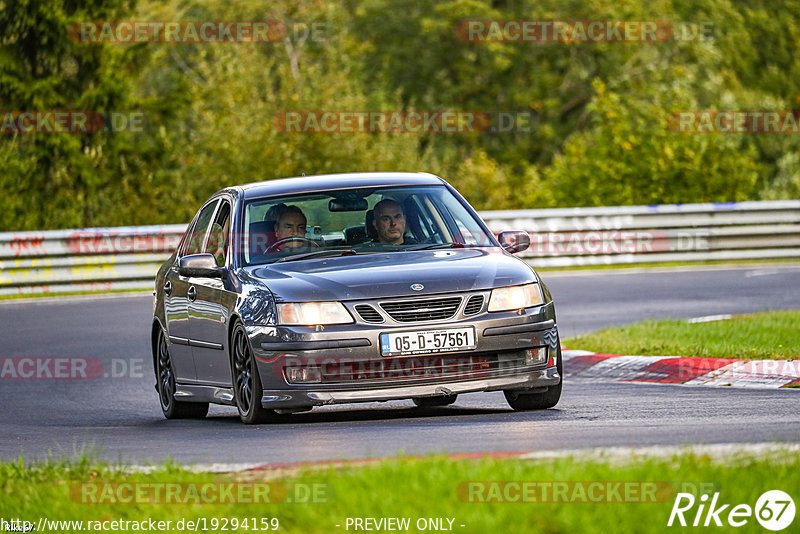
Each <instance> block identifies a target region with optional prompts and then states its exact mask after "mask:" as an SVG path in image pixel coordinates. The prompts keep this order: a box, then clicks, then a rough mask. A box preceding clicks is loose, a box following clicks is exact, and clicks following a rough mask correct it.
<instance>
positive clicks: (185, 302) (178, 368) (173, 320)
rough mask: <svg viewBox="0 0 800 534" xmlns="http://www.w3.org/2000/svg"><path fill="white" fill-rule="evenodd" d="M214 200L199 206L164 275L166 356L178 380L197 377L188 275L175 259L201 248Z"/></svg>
mask: <svg viewBox="0 0 800 534" xmlns="http://www.w3.org/2000/svg"><path fill="white" fill-rule="evenodd" d="M217 204H218V200H217V199H215V200H213V201H211V202H209V203H208V204H206V205H205V206H203V207H202V208H200V211H199V212H198V213H197V216H196V217H195V220H194V222H193V223H192V224H191V225H190V226H189V230H188V231H187V235H186V238H185V239H184V240H183V244H182V246H181V248H180V249H179V251H178V254H177V255H176V258H175V262H174V263H173V264H172V266H171V267H170V269H169V271H167V275H166V277H165V282H164V314H165V317H166V320H167V334H168V336H169V342H170V349H169V350H170V356H171V358H172V365H173V367H174V371H175V377H176V379H177V381H178V382H187V381H188V382H193V381H195V380H197V371H196V369H195V363H194V358H193V356H192V349H191V347H190V345H189V343H190V340H191V337H192V336H191V332H190V325H189V304H190V293H189V287H190V284H189V278H187V277H185V276H181V275H180V273H179V272H178V261H179V260H180V258H181V257H183V256H186V255H189V254H198V253H200V252H202V250H203V243H204V242H205V237H206V234H207V233H208V228H209V226H210V225H211V221H212V220H213V216H214V213H215V211H216V207H217Z"/></svg>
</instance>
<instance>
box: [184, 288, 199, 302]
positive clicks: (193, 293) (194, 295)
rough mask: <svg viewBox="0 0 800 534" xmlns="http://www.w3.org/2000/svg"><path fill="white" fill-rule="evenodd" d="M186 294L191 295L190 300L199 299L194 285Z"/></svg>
mask: <svg viewBox="0 0 800 534" xmlns="http://www.w3.org/2000/svg"><path fill="white" fill-rule="evenodd" d="M186 296H187V297H189V300H190V301H192V302H194V301H195V300H196V299H197V289H195V287H194V286H192V287H190V288H189V292H188V293H186Z"/></svg>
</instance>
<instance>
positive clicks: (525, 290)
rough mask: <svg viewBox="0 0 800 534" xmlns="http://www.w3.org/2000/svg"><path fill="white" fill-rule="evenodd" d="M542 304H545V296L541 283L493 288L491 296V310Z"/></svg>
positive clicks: (505, 309)
mask: <svg viewBox="0 0 800 534" xmlns="http://www.w3.org/2000/svg"><path fill="white" fill-rule="evenodd" d="M540 304H544V298H543V297H542V291H541V290H540V289H539V284H526V285H524V286H513V287H500V288H497V289H492V296H491V297H489V311H490V312H495V311H507V310H518V309H520V308H530V307H531V306H539V305H540Z"/></svg>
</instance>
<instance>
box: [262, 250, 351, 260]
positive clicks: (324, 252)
mask: <svg viewBox="0 0 800 534" xmlns="http://www.w3.org/2000/svg"><path fill="white" fill-rule="evenodd" d="M357 254H358V252H356V251H355V250H353V249H352V248H342V249H330V250H315V251H313V252H304V253H303V254H295V255H293V256H286V257H285V258H281V259H279V260H278V261H276V262H275V263H280V262H282V261H297V260H305V259H309V258H319V257H321V256H355V255H357Z"/></svg>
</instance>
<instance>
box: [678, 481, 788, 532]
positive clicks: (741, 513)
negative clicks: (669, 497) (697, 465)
mask: <svg viewBox="0 0 800 534" xmlns="http://www.w3.org/2000/svg"><path fill="white" fill-rule="evenodd" d="M708 500H709V498H708V494H705V493H704V494H703V495H701V496H700V498H699V499H696V498H695V496H694V495H692V494H691V493H678V494H677V495H676V496H675V503H674V504H673V505H672V512H670V514H669V521H668V522H667V526H668V527H671V526H673V525H676V526H677V525H680V526H682V527H685V526H687V525H691V526H693V527H700V526H703V527H709V526H716V527H722V526H731V527H736V528H738V527H742V526H744V525H746V524H747V523H748V522H749V521H750V519H752V517H753V516H755V518H756V521H758V523H759V524H760V525H761V526H762V527H764V528H766V529H767V530H772V531H775V532H777V531H779V530H784V529H785V528H786V527H788V526H789V525H791V524H792V521H793V520H794V515H795V506H794V501H793V500H792V498H791V497H790V496H789V494H788V493H786V492H783V491H781V490H770V491H765V492H764V493H762V494H761V496H760V497H759V498H758V500H757V501H756V505H755V507H754V508H753V507H751V506H750V505H749V504H737V505H735V506H732V505H731V504H726V503H722V502H721V501H720V494H719V492H716V493H714V495H713V496H712V497H711V502H708ZM695 505H696V506H695ZM695 508H696V509H695Z"/></svg>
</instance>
